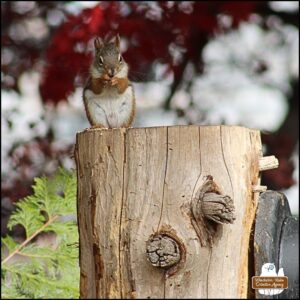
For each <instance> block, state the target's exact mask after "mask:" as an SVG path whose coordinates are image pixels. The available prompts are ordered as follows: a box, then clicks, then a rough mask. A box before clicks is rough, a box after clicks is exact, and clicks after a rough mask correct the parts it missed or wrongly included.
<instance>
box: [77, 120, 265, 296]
mask: <svg viewBox="0 0 300 300" xmlns="http://www.w3.org/2000/svg"><path fill="white" fill-rule="evenodd" d="M261 157H262V152H261V140H260V133H259V131H257V130H250V129H247V128H243V127H237V126H172V127H157V128H131V129H127V130H125V129H112V130H106V129H94V130H87V131H84V132H80V133H78V134H77V144H76V161H77V175H78V220H79V231H80V268H81V281H80V294H81V298H224V297H226V298H241V297H244V298H245V297H247V290H248V248H249V237H250V231H251V226H252V223H253V220H254V216H255V210H256V205H257V197H258V195H259V192H257V191H259V186H260V175H259V159H260V158H261ZM210 176H211V177H212V178H213V181H214V183H215V184H216V186H217V187H218V189H219V191H218V193H219V195H217V196H218V201H219V203H218V205H219V206H216V207H215V208H214V209H213V210H211V209H209V207H207V203H208V202H212V203H213V202H214V201H213V197H214V196H213V195H212V194H211V193H210V194H207V196H205V197H204V198H206V200H207V201H206V203H205V205H206V207H205V211H209V212H210V213H212V214H214V216H212V217H211V220H208V219H207V218H205V216H203V222H204V223H203V224H202V223H201V222H200V223H199V222H197V220H196V219H195V216H194V214H193V210H192V208H191V207H192V203H193V201H198V199H197V195H198V194H199V190H200V189H201V187H202V185H203V183H204V182H205V180H207V178H210ZM254 187H255V189H254V191H253V188H254ZM222 199H225V200H226V201H225V200H224V201H223V200H222ZM232 201H233V205H234V207H235V211H234V216H233V211H232ZM194 203H195V202H194ZM222 203H223V204H222ZM228 203H229V206H228V207H229V210H228V207H227V208H226V205H227V204H228ZM208 205H209V204H208ZM222 205H223V206H224V209H223V208H222V207H223V206H222ZM194 207H196V208H194V209H197V206H194ZM218 207H220V209H219V208H218ZM218 209H219V210H218ZM221 211H224V212H226V213H230V214H231V215H230V218H229V220H227V221H226V222H227V223H230V222H232V224H218V223H215V224H212V223H211V222H213V219H214V218H217V219H216V220H219V216H218V212H221ZM215 214H216V217H215ZM220 223H221V222H220ZM205 224H206V225H207V226H206V225H205ZM195 225H197V226H198V227H200V229H199V228H198V229H199V230H200V231H201V230H203V233H205V232H207V233H209V234H211V235H212V236H211V237H212V239H211V243H207V242H206V241H205V240H202V241H201V240H200V239H201V235H200V236H199V234H198V232H197V230H195V228H196V226H195ZM202 225H203V226H204V227H205V228H204V227H203V228H201V227H202ZM210 229H213V231H209V230H210ZM205 230H206V231H205ZM159 233H160V234H161V235H160V236H162V239H164V236H165V235H169V236H170V237H171V238H174V239H175V241H176V243H175V242H174V243H173V241H172V240H171V241H170V240H169V241H164V243H165V244H159V245H158V244H157V236H156V235H157V234H159ZM204 236H205V234H204ZM151 238H152V240H151ZM149 240H151V241H152V242H153V240H154V242H155V243H156V244H155V245H152V246H151V245H150V246H149ZM151 241H150V242H151ZM177 244H178V245H179V247H177ZM172 245H173V246H172ZM151 247H152V248H151ZM153 247H154V248H155V247H157V248H159V249H160V250H161V249H162V248H164V249H163V250H161V251H162V252H161V255H162V256H163V255H164V253H163V251H169V250H168V249H171V248H172V247H173V248H174V249H175V250H174V251H176V252H177V251H178V249H180V262H179V263H178V264H177V265H176V266H175V267H174V266H173V267H172V268H171V269H167V268H160V267H155V266H153V265H152V264H151V263H150V262H149V257H148V258H147V251H148V252H149V251H150V252H151V251H152V250H151V249H154V248H153ZM149 249H150V250H149ZM160 250H159V251H160ZM153 251H156V250H155V249H154V250H153ZM172 251H173V250H172ZM148 254H149V253H148ZM151 255H152V254H151ZM176 255H177V254H176ZM151 259H152V260H153V255H152V258H151ZM154 264H155V263H154ZM157 265H159V264H158V263H157Z"/></svg>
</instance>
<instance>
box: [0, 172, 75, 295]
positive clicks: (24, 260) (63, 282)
mask: <svg viewBox="0 0 300 300" xmlns="http://www.w3.org/2000/svg"><path fill="white" fill-rule="evenodd" d="M76 189H77V187H76V176H75V174H74V172H69V171H66V170H63V169H59V170H58V172H57V174H56V175H55V176H54V177H53V178H50V179H49V178H46V177H41V178H36V179H35V181H34V186H33V191H34V194H33V195H31V196H28V197H26V198H24V199H23V200H20V201H19V202H18V203H17V205H16V210H15V212H14V213H13V214H12V216H11V218H10V221H9V225H8V226H9V228H10V229H11V228H12V227H13V226H14V225H17V224H20V225H22V226H23V227H24V229H25V231H26V240H25V241H24V242H23V243H22V244H20V243H18V242H16V241H15V240H14V239H13V238H12V237H10V236H6V237H5V238H3V239H2V253H6V252H8V256H6V258H4V260H2V279H3V280H2V284H1V287H2V293H1V295H2V298H5V299H12V298H18V299H20V298H32V299H38V298H54V299H55V298H78V297H79V263H78V257H79V250H78V239H79V238H78V228H77V224H76ZM46 233H47V234H51V235H52V237H53V236H54V237H55V243H54V244H53V245H47V246H42V245H40V244H37V243H36V242H34V238H35V237H36V236H38V235H40V234H46ZM4 250H5V251H4Z"/></svg>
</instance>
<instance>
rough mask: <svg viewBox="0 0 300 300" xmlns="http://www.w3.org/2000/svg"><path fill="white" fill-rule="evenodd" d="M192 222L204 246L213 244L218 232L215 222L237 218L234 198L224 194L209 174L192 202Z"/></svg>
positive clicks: (225, 221) (231, 220)
mask: <svg viewBox="0 0 300 300" xmlns="http://www.w3.org/2000/svg"><path fill="white" fill-rule="evenodd" d="M191 211H192V216H193V218H192V224H193V226H194V228H195V230H196V233H197V235H198V237H199V239H200V242H201V244H202V246H206V244H207V241H208V242H209V243H210V245H212V242H213V236H214V234H215V232H216V226H214V224H215V225H216V224H228V223H233V222H234V220H235V213H234V212H235V208H234V203H233V200H232V198H231V197H230V196H228V195H223V194H222V193H221V191H220V188H219V187H218V186H217V184H216V183H215V182H214V180H213V177H212V176H207V178H206V181H205V182H204V183H203V185H202V187H201V188H200V189H199V190H198V191H197V193H196V196H195V197H194V198H193V200H192V203H191Z"/></svg>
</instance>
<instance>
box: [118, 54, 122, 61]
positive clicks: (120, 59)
mask: <svg viewBox="0 0 300 300" xmlns="http://www.w3.org/2000/svg"><path fill="white" fill-rule="evenodd" d="M121 61H122V56H121V54H119V62H121Z"/></svg>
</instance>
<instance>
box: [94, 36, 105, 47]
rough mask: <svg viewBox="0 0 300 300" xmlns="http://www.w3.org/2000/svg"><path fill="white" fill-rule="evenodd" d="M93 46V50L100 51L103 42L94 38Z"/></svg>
mask: <svg viewBox="0 0 300 300" xmlns="http://www.w3.org/2000/svg"><path fill="white" fill-rule="evenodd" d="M94 46H95V49H96V50H98V49H101V48H102V46H103V41H102V39H101V38H99V37H97V38H95V40H94Z"/></svg>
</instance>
